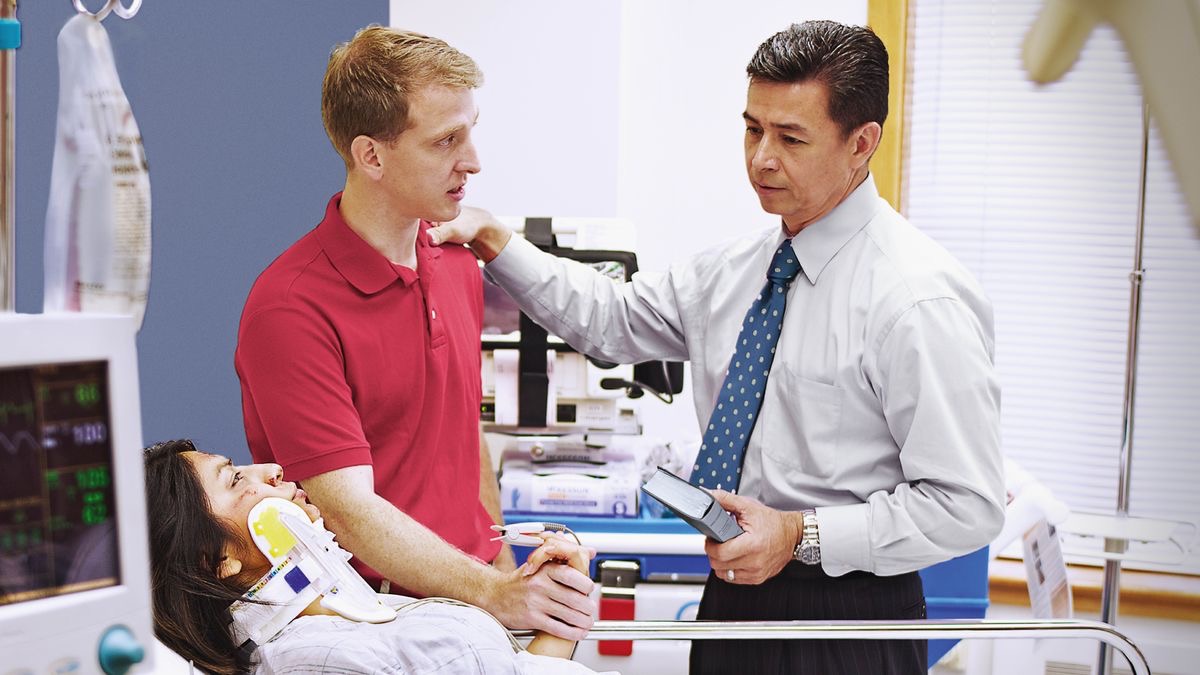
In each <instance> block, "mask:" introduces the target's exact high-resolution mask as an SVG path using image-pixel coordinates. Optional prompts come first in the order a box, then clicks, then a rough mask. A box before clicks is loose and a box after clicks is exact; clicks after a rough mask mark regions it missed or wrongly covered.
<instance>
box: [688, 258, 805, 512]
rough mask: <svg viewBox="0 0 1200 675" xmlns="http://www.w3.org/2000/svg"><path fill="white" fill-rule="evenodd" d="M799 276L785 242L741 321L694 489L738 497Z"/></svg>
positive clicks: (694, 472) (699, 458)
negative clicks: (790, 288) (748, 449)
mask: <svg viewBox="0 0 1200 675" xmlns="http://www.w3.org/2000/svg"><path fill="white" fill-rule="evenodd" d="M799 273H800V262H799V260H797V258H796V253H795V252H794V251H792V240H791V239H787V240H785V241H784V242H783V243H782V244H780V245H779V250H778V251H776V252H775V257H774V258H772V260H771V267H770V269H769V270H767V285H766V287H765V288H763V290H762V293H759V294H758V298H757V299H756V300H755V301H754V303H753V304H752V305H750V311H748V312H746V318H745V319H744V320H743V321H742V331H741V333H739V334H738V338H737V345H736V347H735V349H734V352H733V358H731V359H730V361H729V369H728V370H727V371H725V381H724V382H723V383H722V384H721V391H720V392H719V393H718V395H717V407H716V408H714V409H713V412H712V416H711V417H710V418H709V419H708V427H707V428H706V429H705V430H704V442H703V444H702V445H701V446H700V453H699V455H697V457H696V465H695V466H694V467H692V480H691V482H692V483H693V484H695V485H699V486H701V487H706V488H709V489H721V490H728V491H730V492H736V491H737V486H738V481H739V480H740V479H741V477H742V460H743V458H744V457H745V455H746V444H747V443H748V442H749V439H750V432H751V431H753V430H754V423H755V422H756V421H757V420H758V411H759V408H760V407H761V406H762V397H763V393H764V392H765V391H766V389H767V375H768V374H769V373H770V372H771V362H772V361H773V360H774V359H775V344H776V343H777V342H779V331H780V329H781V328H782V327H783V310H784V306H785V305H786V304H787V289H788V286H790V285H791V284H792V280H793V279H795V278H796V275H797V274H799Z"/></svg>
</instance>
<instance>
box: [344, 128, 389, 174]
mask: <svg viewBox="0 0 1200 675" xmlns="http://www.w3.org/2000/svg"><path fill="white" fill-rule="evenodd" d="M350 158H351V159H352V160H354V167H355V168H357V169H358V170H360V171H362V172H363V173H364V174H366V175H367V176H369V177H370V178H373V179H376V180H378V179H379V177H380V176H381V175H382V173H383V158H382V157H380V155H379V141H377V140H375V139H374V138H371V137H370V136H361V135H360V136H355V137H354V140H353V141H351V142H350Z"/></svg>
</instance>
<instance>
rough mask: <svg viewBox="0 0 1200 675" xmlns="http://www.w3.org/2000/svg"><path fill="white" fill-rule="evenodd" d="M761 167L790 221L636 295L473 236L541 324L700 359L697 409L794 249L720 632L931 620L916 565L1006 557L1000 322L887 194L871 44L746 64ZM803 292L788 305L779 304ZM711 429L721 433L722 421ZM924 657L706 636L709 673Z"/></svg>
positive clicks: (788, 53)
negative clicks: (770, 278)
mask: <svg viewBox="0 0 1200 675" xmlns="http://www.w3.org/2000/svg"><path fill="white" fill-rule="evenodd" d="M747 73H748V75H749V87H748V94H747V101H746V109H745V113H744V115H743V117H744V118H745V123H746V131H745V133H746V136H745V151H746V171H747V174H748V176H749V178H750V184H751V187H752V188H753V189H754V190H755V192H756V193H757V194H758V197H759V201H760V203H761V205H762V208H763V209H764V210H765V211H767V212H768V213H772V214H778V215H779V216H781V221H782V222H781V224H780V225H779V226H775V227H771V228H769V229H767V230H764V231H759V232H755V233H753V234H751V235H749V236H742V237H739V238H737V239H735V240H733V241H731V242H729V243H727V244H725V245H722V246H718V247H716V248H713V249H711V250H709V251H706V252H704V253H701V254H699V255H697V256H695V257H694V258H692V259H690V260H686V261H684V262H681V263H679V264H676V265H673V266H672V267H671V268H670V269H669V270H668V271H666V272H665V273H657V274H656V273H647V272H642V273H639V274H637V275H635V276H634V278H633V280H632V281H631V282H629V283H626V284H624V285H617V284H613V283H610V282H608V281H607V280H604V279H602V278H600V277H599V276H598V275H597V274H595V273H594V272H593V271H592V270H590V269H588V268H586V267H584V266H583V265H579V264H577V263H574V262H572V261H568V260H564V259H559V258H555V257H553V256H550V255H548V254H546V253H543V252H541V251H539V250H538V249H536V248H535V247H534V246H533V245H531V244H529V243H528V242H526V241H525V240H523V239H521V238H519V237H512V236H511V233H510V232H509V231H508V230H507V229H505V228H504V227H503V226H502V225H500V224H498V223H496V222H495V220H494V219H492V218H491V217H490V215H489V214H487V213H486V212H482V211H477V210H476V211H472V212H470V213H468V214H467V215H466V216H464V217H462V218H460V219H459V220H456V221H454V222H452V223H447V224H444V225H442V226H440V227H437V228H433V229H431V230H430V232H431V237H432V239H433V241H434V243H442V242H446V241H453V242H466V243H469V245H470V246H471V248H472V249H473V250H474V251H475V252H476V254H477V255H478V256H479V257H480V258H481V259H482V260H484V261H485V262H486V263H487V266H486V268H485V269H486V271H487V273H488V274H489V275H490V276H491V278H492V279H494V280H495V281H497V282H498V283H499V284H500V285H501V286H502V287H504V288H505V289H506V290H507V291H508V293H509V294H510V295H512V297H513V298H514V299H516V300H517V302H518V303H520V305H521V306H522V309H523V310H524V311H525V312H526V313H527V314H529V315H530V316H531V317H533V318H534V319H535V320H536V321H537V322H538V323H540V324H542V325H543V326H545V327H546V328H547V329H548V330H549V331H551V332H552V333H554V334H556V335H558V336H560V337H562V338H563V339H565V340H566V341H567V342H568V343H570V344H571V345H572V346H573V347H575V348H576V349H579V350H580V351H582V352H585V353H587V354H589V355H592V356H595V357H598V358H601V359H604V360H607V361H616V362H622V363H632V362H640V361H645V360H651V359H672V360H683V359H689V360H691V363H692V374H693V379H694V384H693V386H694V392H695V404H696V413H697V417H698V418H699V419H700V420H701V421H702V423H704V422H706V421H708V420H710V417H712V419H713V422H714V423H715V421H716V419H717V417H716V416H713V415H712V413H713V412H714V409H716V408H717V406H718V405H719V404H720V401H719V400H718V394H719V393H720V391H721V387H722V385H723V384H724V383H725V377H726V374H727V372H728V371H729V369H730V368H731V361H732V359H731V355H732V354H733V353H734V347H735V342H736V341H737V340H738V338H739V332H740V330H741V327H742V319H743V316H745V315H746V313H747V308H748V307H750V305H751V303H752V302H754V301H755V297H756V294H758V293H759V291H760V289H762V288H763V284H764V281H765V275H766V273H767V268H768V266H770V265H771V261H772V257H773V255H774V254H775V252H776V250H777V249H778V248H779V247H780V246H781V244H784V243H785V242H786V241H787V240H789V239H790V243H791V247H792V249H793V250H794V251H795V254H796V256H797V257H798V260H799V263H800V268H801V271H800V272H799V276H797V277H796V278H795V280H794V282H792V283H791V285H790V287H788V288H787V290H786V311H785V312H784V314H783V318H782V329H781V331H780V332H779V334H778V344H777V347H776V350H775V356H774V362H773V364H772V365H771V367H770V371H769V372H770V374H769V377H768V378H767V381H766V387H765V391H764V393H763V396H762V403H761V409H760V411H759V414H758V419H756V420H755V421H754V423H753V425H752V431H751V432H750V434H749V438H748V442H747V445H746V448H745V452H744V461H743V464H742V467H741V469H742V470H741V471H740V482H739V484H738V486H737V488H736V492H737V494H732V493H730V492H728V491H723V490H714V491H713V494H714V496H715V497H716V498H717V499H718V500H719V501H720V503H721V504H722V506H724V507H725V508H726V510H728V511H730V512H732V513H734V514H735V515H736V516H737V518H738V521H739V523H740V524H741V526H742V528H743V529H744V530H745V534H743V535H741V536H739V537H736V538H734V539H732V540H730V541H728V542H726V543H723V544H718V543H716V542H714V541H712V540H709V541H708V542H707V544H706V551H707V553H708V556H709V559H710V562H711V564H712V567H713V574H712V575H710V577H709V579H708V582H707V584H706V587H705V593H704V600H703V602H702V604H701V608H700V614H699V616H700V618H709V619H726V620H794V619H823V620H836V619H915V618H924V617H925V603H924V594H923V591H922V589H921V581H920V577H919V576H918V575H917V570H919V569H921V568H924V567H927V566H929V565H932V564H935V563H938V562H942V561H944V560H948V559H950V558H953V557H956V556H959V555H963V554H966V553H969V552H971V551H974V550H975V549H978V548H980V547H981V546H984V545H986V544H987V543H988V542H989V541H991V539H992V538H993V537H994V536H995V535H996V533H997V532H999V530H1000V527H1001V525H1002V523H1003V518H1004V515H1003V514H1004V510H1003V508H1004V507H1003V504H1004V487H1003V475H1002V468H1001V466H1002V465H1001V453H1000V438H999V428H1000V392H999V387H998V385H997V382H996V375H995V372H994V366H993V342H994V341H993V328H992V308H991V305H990V303H989V301H988V300H987V298H986V297H985V296H984V294H983V292H982V290H981V289H980V287H979V284H978V283H977V282H976V280H975V279H974V278H973V277H972V276H971V274H970V273H969V272H968V271H967V270H966V269H965V268H964V267H963V266H962V265H961V264H959V263H958V262H957V261H956V260H955V259H954V258H953V257H951V256H950V254H949V253H947V252H946V251H945V250H944V249H943V248H942V247H941V246H939V245H938V244H936V243H935V242H933V241H932V240H931V239H929V238H928V237H926V236H925V235H924V234H922V233H921V232H920V231H918V230H917V229H916V228H914V227H913V226H912V225H911V224H909V223H908V222H907V221H906V220H905V219H904V218H903V217H902V216H901V215H900V214H899V213H897V212H896V211H895V210H894V209H892V208H891V207H890V206H889V205H888V204H887V202H886V201H884V200H883V199H881V198H880V197H879V195H878V193H877V191H876V189H875V184H874V181H873V180H872V178H871V175H870V173H869V169H868V162H869V160H870V158H871V155H872V154H873V153H874V151H875V149H876V147H877V146H878V144H879V139H880V135H881V133H882V124H883V122H884V119H885V117H886V116H887V90H888V66H887V52H886V49H885V48H884V46H883V44H882V42H881V41H880V40H879V39H878V37H876V36H875V34H874V33H873V32H871V31H870V29H867V28H862V27H853V26H844V25H841V24H837V23H833V22H828V21H810V22H805V23H802V24H796V25H793V26H791V27H789V28H788V29H787V30H784V31H782V32H780V33H778V34H776V35H774V36H772V37H771V38H769V39H768V40H767V41H766V42H764V43H763V44H762V45H761V46H760V47H759V50H758V52H757V53H756V54H755V56H754V58H753V59H752V60H751V62H750V64H749V66H748V67H747ZM781 292H782V291H781ZM706 427H707V424H706ZM926 665H927V664H926V649H925V643H924V642H923V641H841V640H829V641H812V640H781V641H774V642H757V641H755V642H748V641H729V642H714V641H697V642H696V643H695V644H694V645H693V648H692V672H694V673H695V672H713V673H721V672H754V673H771V672H778V673H918V672H920V673H924V672H925V670H926Z"/></svg>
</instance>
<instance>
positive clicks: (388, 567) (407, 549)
mask: <svg viewBox="0 0 1200 675" xmlns="http://www.w3.org/2000/svg"><path fill="white" fill-rule="evenodd" d="M344 510H345V511H347V513H338V512H331V511H330V510H328V509H327V510H326V511H323V512H322V513H323V514H324V515H325V519H326V521H327V522H328V523H329V526H330V529H331V530H333V531H334V532H335V533H336V534H337V536H338V541H339V543H340V544H341V546H342V548H344V549H346V550H348V551H353V552H354V555H355V556H356V557H357V558H359V559H360V560H362V561H363V562H364V563H366V564H367V565H370V566H371V567H372V568H374V569H375V570H377V571H378V572H379V573H380V574H382V575H383V576H384V577H385V578H387V579H391V580H393V581H395V582H396V583H398V584H400V585H402V586H403V587H404V588H406V589H408V590H410V591H413V592H414V593H417V594H420V595H423V596H445V597H451V598H455V599H457V600H462V601H464V602H469V603H472V604H475V605H479V606H482V607H488V606H490V605H491V604H492V603H493V601H494V599H493V598H492V591H493V590H494V588H495V586H496V582H497V580H498V575H499V572H498V571H497V570H495V569H493V568H492V567H491V566H490V565H487V564H485V563H483V562H482V561H479V560H477V559H475V558H472V557H471V556H468V555H467V554H465V553H463V552H462V551H460V550H458V549H457V548H455V547H454V546H452V545H450V544H449V543H447V542H446V541H445V540H444V539H442V538H441V537H439V536H438V535H437V534H435V533H434V532H432V531H431V530H429V529H428V528H426V527H425V526H424V525H422V524H420V523H418V522H417V521H416V520H413V519H412V518H411V517H410V516H409V515H408V514H406V513H404V512H403V511H401V510H399V509H397V508H396V507H395V506H393V505H392V504H390V503H388V502H387V501H386V500H384V499H383V498H382V497H379V496H377V495H370V496H369V497H368V498H366V499H365V500H364V501H363V502H362V503H361V504H360V505H359V506H357V507H352V508H346V509H344Z"/></svg>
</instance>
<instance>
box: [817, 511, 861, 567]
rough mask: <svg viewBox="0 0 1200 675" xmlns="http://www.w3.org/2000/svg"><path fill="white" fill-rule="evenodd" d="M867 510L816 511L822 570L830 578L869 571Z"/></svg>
mask: <svg viewBox="0 0 1200 675" xmlns="http://www.w3.org/2000/svg"><path fill="white" fill-rule="evenodd" d="M870 508H871V507H870V505H869V504H849V505H845V506H821V507H817V509H816V511H817V527H818V531H819V532H820V536H821V568H822V569H824V570H825V573H826V574H828V575H829V576H832V577H840V576H842V575H843V574H845V573H847V572H851V571H854V570H866V571H868V572H869V571H871V547H870V544H869V537H868V536H867V533H868V532H869V531H870V514H871V511H870Z"/></svg>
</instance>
